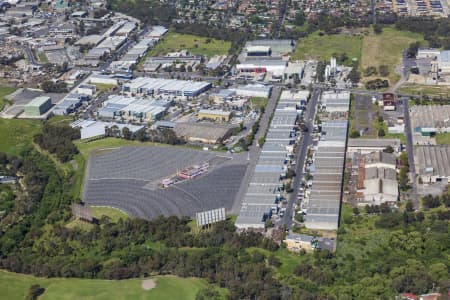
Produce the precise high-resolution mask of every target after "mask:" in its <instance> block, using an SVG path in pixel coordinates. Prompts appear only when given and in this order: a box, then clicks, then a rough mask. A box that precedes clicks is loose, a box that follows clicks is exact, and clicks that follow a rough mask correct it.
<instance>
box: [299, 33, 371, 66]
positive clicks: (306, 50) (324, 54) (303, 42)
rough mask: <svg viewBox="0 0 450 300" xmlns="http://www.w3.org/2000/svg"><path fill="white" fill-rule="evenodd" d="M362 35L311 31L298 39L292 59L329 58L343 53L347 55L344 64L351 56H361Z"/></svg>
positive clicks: (349, 61) (347, 62)
mask: <svg viewBox="0 0 450 300" xmlns="http://www.w3.org/2000/svg"><path fill="white" fill-rule="evenodd" d="M362 44H363V37H362V36H361V35H350V34H336V35H322V36H321V35H319V34H318V33H313V34H311V35H309V36H308V37H306V38H302V39H299V40H298V42H297V47H296V48H295V51H294V53H293V55H292V58H291V59H292V60H302V59H317V60H329V59H330V58H331V56H332V55H333V54H337V55H340V54H342V53H345V54H346V55H347V57H348V59H347V60H346V62H345V63H346V64H350V63H351V60H352V59H353V58H356V59H357V60H359V59H360V57H361V48H362Z"/></svg>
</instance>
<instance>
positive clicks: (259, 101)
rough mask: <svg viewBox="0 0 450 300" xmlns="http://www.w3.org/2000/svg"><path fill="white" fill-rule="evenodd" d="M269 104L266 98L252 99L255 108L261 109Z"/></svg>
mask: <svg viewBox="0 0 450 300" xmlns="http://www.w3.org/2000/svg"><path fill="white" fill-rule="evenodd" d="M267 102H269V99H268V98H265V97H251V98H250V103H251V104H252V105H253V108H258V109H261V108H263V107H266V105H267Z"/></svg>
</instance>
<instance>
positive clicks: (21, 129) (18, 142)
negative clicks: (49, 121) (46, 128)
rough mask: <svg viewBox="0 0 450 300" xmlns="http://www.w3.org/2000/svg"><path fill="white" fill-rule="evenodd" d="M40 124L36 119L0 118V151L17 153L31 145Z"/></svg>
mask: <svg viewBox="0 0 450 300" xmlns="http://www.w3.org/2000/svg"><path fill="white" fill-rule="evenodd" d="M41 126H42V123H41V122H40V121H37V120H17V119H11V120H10V119H0V151H2V152H6V153H9V154H14V155H18V154H19V153H20V152H21V151H22V150H23V149H24V148H26V147H27V146H31V145H32V141H33V136H34V135H35V134H36V133H38V132H39V130H40V128H41Z"/></svg>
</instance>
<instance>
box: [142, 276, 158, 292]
mask: <svg viewBox="0 0 450 300" xmlns="http://www.w3.org/2000/svg"><path fill="white" fill-rule="evenodd" d="M141 287H142V288H143V289H144V290H146V291H149V290H151V289H154V288H155V287H156V282H155V281H154V280H153V279H144V280H142V283H141Z"/></svg>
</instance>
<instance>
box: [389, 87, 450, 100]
mask: <svg viewBox="0 0 450 300" xmlns="http://www.w3.org/2000/svg"><path fill="white" fill-rule="evenodd" d="M397 92H398V93H404V94H408V95H421V96H424V95H427V96H430V97H440V96H442V97H444V98H449V94H450V87H448V86H430V85H404V86H402V87H401V88H400V89H399V90H398V91H397Z"/></svg>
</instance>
